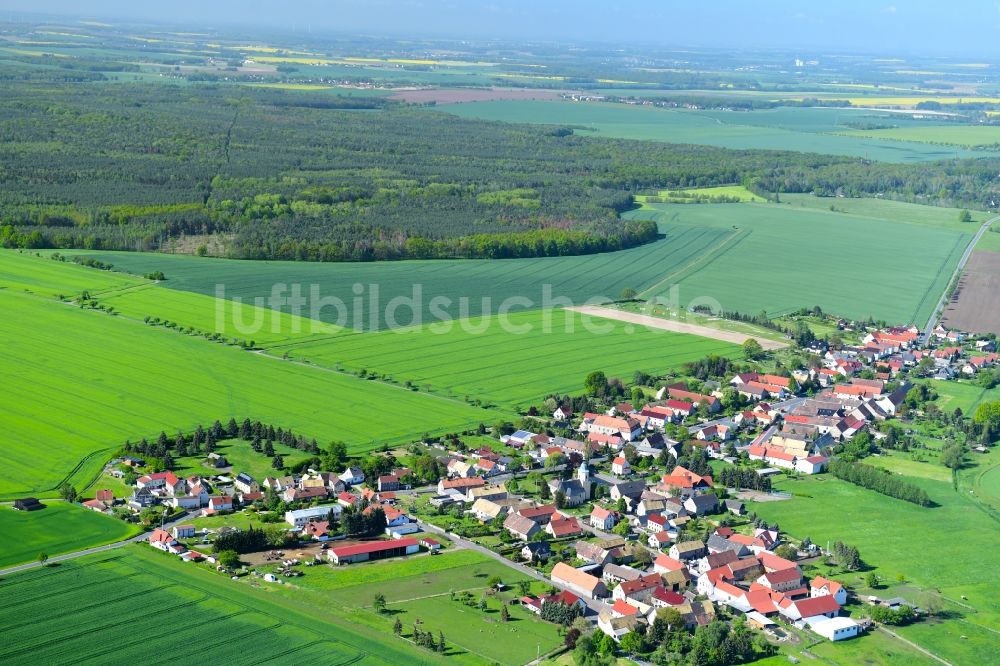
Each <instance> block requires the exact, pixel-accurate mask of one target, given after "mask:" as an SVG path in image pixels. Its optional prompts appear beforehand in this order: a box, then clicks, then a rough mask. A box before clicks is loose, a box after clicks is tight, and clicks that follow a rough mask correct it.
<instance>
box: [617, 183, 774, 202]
mask: <svg viewBox="0 0 1000 666" xmlns="http://www.w3.org/2000/svg"><path fill="white" fill-rule="evenodd" d="M698 197H731V198H734V199H739V200H740V202H742V203H746V202H761V203H762V202H764V201H766V199H764V198H763V197H760V196H757V195H756V194H754V193H753V192H751V191H750V190H748V189H747V188H745V187H743V186H742V185H722V186H720V187H695V188H691V189H686V190H661V191H660V192H659V195H658V198H660V199H663V201H661V202H659V203H672V202H675V201H676V202H678V203H684V202H685V200H689V199H690V200H696V199H697V198H698ZM648 199H649V197H648V196H644V195H637V196H636V201H638V202H639V203H641V204H643V206H644V207H645V204H646V203H647V201H648Z"/></svg>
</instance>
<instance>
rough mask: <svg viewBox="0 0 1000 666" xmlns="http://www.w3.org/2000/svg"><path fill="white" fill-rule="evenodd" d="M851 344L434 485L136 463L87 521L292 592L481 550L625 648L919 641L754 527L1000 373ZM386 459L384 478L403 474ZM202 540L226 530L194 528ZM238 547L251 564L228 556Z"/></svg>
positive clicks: (892, 605)
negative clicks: (123, 518) (383, 567)
mask: <svg viewBox="0 0 1000 666" xmlns="http://www.w3.org/2000/svg"><path fill="white" fill-rule="evenodd" d="M856 337H857V340H858V342H857V344H854V345H851V344H841V345H839V346H838V348H836V349H831V348H830V347H829V345H828V344H827V343H825V342H821V341H812V342H811V343H810V344H809V346H808V351H809V352H810V353H811V354H814V355H815V356H814V357H815V358H817V359H819V360H820V363H818V364H816V365H815V366H814V367H809V368H796V369H794V370H791V371H788V370H787V369H783V372H781V373H780V374H779V373H778V372H770V373H765V372H752V371H740V372H735V373H732V374H731V375H729V376H727V377H724V378H723V379H725V380H726V381H724V382H723V381H708V380H706V381H703V382H700V384H699V385H698V387H697V390H694V389H693V388H692V385H691V383H689V382H683V381H675V382H670V383H667V384H665V385H664V386H662V387H661V388H659V389H657V390H656V392H655V396H650V398H651V399H649V400H648V401H646V402H644V403H639V404H633V403H632V402H618V403H616V404H612V405H607V408H606V409H604V410H603V411H600V412H596V411H583V412H582V413H579V414H576V413H574V410H573V409H572V407H571V406H570V405H569V404H559V405H557V406H556V408H555V409H554V410H552V412H551V414H542V415H540V416H539V417H537V418H535V419H534V421H533V422H534V423H537V424H538V425H539V426H540V427H536V428H533V429H530V430H529V429H527V428H526V427H522V428H521V429H512V430H513V431H512V432H507V433H506V434H504V433H501V432H494V433H492V434H479V435H477V436H476V437H475V438H470V440H472V439H474V441H475V442H476V443H475V445H471V446H467V445H465V444H464V443H463V442H462V441H461V440H460V439H459V438H458V437H455V438H452V439H450V440H449V439H442V440H437V441H432V442H426V443H424V444H423V445H421V449H420V450H421V452H422V455H423V456H425V458H426V456H430V458H433V460H434V461H436V462H435V463H433V464H434V465H435V467H434V469H437V470H439V476H438V477H437V478H436V479H434V478H427V476H426V475H423V476H421V475H417V474H415V473H414V471H413V470H412V469H410V468H409V467H406V466H402V465H396V466H393V467H392V468H391V469H388V468H386V465H385V464H380V465H378V466H377V468H378V469H381V471H383V472H385V473H378V474H377V475H376V476H374V478H373V477H372V476H371V475H368V476H366V474H365V472H364V471H363V470H362V468H361V466H360V465H359V464H348V465H347V466H345V467H344V468H343V469H340V470H338V471H335V472H334V471H320V470H318V469H315V468H311V467H310V468H308V469H306V470H302V471H301V473H292V474H283V475H280V476H277V475H276V476H265V477H264V478H259V479H257V478H254V477H253V476H251V475H250V474H249V473H247V472H245V471H237V470H235V469H234V470H232V472H221V473H211V472H214V471H215V470H209V473H206V474H194V475H188V476H179V475H178V474H175V473H174V472H173V471H171V470H158V471H152V470H150V471H148V472H145V471H144V470H146V469H147V467H146V461H145V460H143V459H141V458H139V457H136V456H134V455H125V456H121V457H119V458H117V459H116V460H114V461H112V463H113V466H116V468H117V469H126V470H127V469H131V470H136V471H135V473H134V474H135V475H136V478H135V481H134V488H133V491H132V493H131V495H130V496H128V497H124V498H115V496H114V493H113V492H112V491H111V490H110V489H105V490H98V491H97V493H96V496H95V497H94V499H88V500H86V501H84V502H83V505H84V506H86V507H88V508H91V509H93V510H95V511H100V512H109V513H110V512H111V511H112V509H114V510H115V511H116V512H117V513H118V515H121V514H122V513H123V512H131V513H132V514H135V515H138V514H140V513H141V512H143V511H146V510H149V509H150V508H151V507H154V508H158V509H159V511H160V514H159V516H160V523H161V524H160V526H159V527H156V528H155V529H154V530H153V531H152V533H151V534H150V535H149V536H148V542H149V544H150V545H151V546H152V547H154V548H157V549H159V550H162V551H164V552H166V553H170V554H173V555H176V556H178V557H179V558H181V559H182V560H184V561H192V562H205V563H207V564H208V565H209V566H213V567H214V568H215V569H216V570H218V571H219V572H222V573H225V574H227V575H230V576H232V577H233V578H234V579H235V580H238V579H240V578H241V577H243V576H246V575H250V576H251V577H253V578H259V579H260V580H261V581H263V582H267V583H273V584H282V583H283V582H287V581H288V579H293V578H297V577H300V576H303V575H304V574H303V567H315V566H331V567H341V566H348V565H356V564H357V563H361V562H366V561H369V560H382V559H387V558H402V557H410V556H421V555H422V554H429V555H432V556H433V555H435V554H438V553H440V552H442V551H444V550H451V549H462V548H469V549H475V550H477V551H480V552H483V553H487V554H489V555H490V556H491V557H493V558H495V559H497V560H498V561H502V562H504V563H505V564H506V565H507V566H508V567H510V568H511V569H512V570H513V571H516V572H518V573H525V572H527V573H529V574H530V575H531V576H533V577H535V578H538V579H540V580H545V581H547V582H548V583H549V584H550V588H549V589H550V592H549V593H548V594H541V595H537V594H536V595H524V596H522V597H520V598H518V599H517V603H520V604H521V605H522V606H523V607H524V608H525V609H527V610H529V611H530V612H532V613H534V614H536V615H538V616H540V617H541V618H542V619H545V620H549V621H555V622H560V623H564V624H565V622H566V620H567V618H569V619H572V618H574V617H582V618H584V619H585V620H587V621H588V622H589V623H591V624H592V625H593V626H594V627H595V628H596V630H597V631H599V632H601V633H603V634H605V635H607V636H608V637H610V638H611V639H612V640H614V641H615V642H616V643H620V642H621V641H623V640H625V637H626V636H628V635H629V634H637V635H645V634H646V633H648V632H649V631H650V630H651V628H652V627H653V625H654V623H656V622H657V618H661V619H662V618H663V617H664V612H665V611H667V610H670V611H671V612H670V613H669V614H668V615H667V616H666V617H669V618H670V619H671V621H672V622H673V623H679V624H682V625H683V626H684V627H687V628H688V629H694V628H696V627H698V626H703V625H706V624H708V623H710V622H712V621H713V620H716V619H719V618H729V619H730V620H731V619H734V618H737V617H740V618H743V621H744V622H745V623H746V624H747V626H749V627H751V628H753V629H756V630H758V631H759V632H761V634H762V635H763V636H765V637H766V640H768V641H771V642H772V643H780V641H782V640H787V639H788V636H789V632H790V629H791V628H795V629H797V630H800V631H802V630H808V631H809V632H812V634H814V635H816V636H818V637H821V638H822V639H825V640H830V641H839V640H844V639H850V638H854V637H856V636H858V635H860V634H861V633H863V632H864V631H866V630H868V629H870V628H871V627H872V626H873V622H874V621H873V619H872V618H873V616H876V617H878V618H879V620H880V621H882V622H889V623H896V622H908V621H913V620H914V619H917V618H919V616H920V613H921V610H920V609H919V608H917V607H916V605H915V604H914V603H911V602H910V601H907V600H906V599H902V598H898V597H897V598H892V599H880V598H878V597H873V596H864V597H858V596H857V595H856V594H854V593H853V592H852V591H851V590H850V589H848V587H847V586H845V585H844V584H843V583H841V582H837V581H836V580H832V579H830V578H827V577H825V576H823V575H821V574H819V573H816V572H815V571H814V573H813V574H811V575H806V573H805V569H806V568H808V566H809V565H810V564H811V563H817V562H829V561H831V558H832V561H840V560H841V554H840V553H839V552H837V553H835V552H833V551H831V550H830V549H829V547H828V548H827V549H824V548H821V547H819V546H818V545H817V544H813V543H811V542H809V541H808V539H805V540H802V539H793V538H791V537H790V536H789V535H786V534H784V533H782V531H781V530H780V528H779V527H778V526H777V525H768V524H767V523H765V522H763V521H761V520H759V519H758V518H756V517H755V516H754V514H753V511H752V505H753V503H754V502H758V501H780V500H781V499H782V498H781V497H780V493H779V494H778V495H775V494H774V491H772V489H771V482H770V480H771V479H772V478H774V477H775V476H777V475H802V476H807V475H815V474H821V473H824V472H825V471H826V470H827V467H828V465H829V463H830V461H831V459H832V458H834V457H836V456H837V455H838V454H841V455H844V454H845V451H846V450H847V449H846V448H845V447H847V446H849V445H850V443H851V442H852V440H853V439H855V438H857V437H859V436H860V435H862V434H864V436H865V438H870V439H871V440H872V441H873V442H876V443H877V442H878V441H880V440H882V439H884V438H886V437H887V435H886V434H885V432H884V431H883V428H881V427H880V424H882V423H884V422H886V421H889V420H893V419H896V418H898V417H899V416H900V415H901V414H903V413H905V412H907V411H908V410H911V409H912V407H913V406H914V399H913V396H912V395H911V389H912V388H913V386H914V384H913V379H916V378H917V377H918V376H920V377H930V378H932V381H936V382H948V381H954V380H955V378H966V379H967V378H970V377H975V376H976V375H977V374H979V373H983V372H989V371H990V370H991V368H992V367H993V366H994V365H996V364H997V362H998V360H1000V357H998V355H997V353H996V345H995V342H994V341H993V340H992V339H974V338H973V337H972V336H964V335H962V334H960V333H956V332H952V331H946V330H944V329H940V328H939V329H938V330H935V331H934V333H933V337H934V344H933V345H922V344H920V332H919V331H918V330H917V329H916V328H906V329H899V328H894V329H879V330H870V331H861V332H859V333H858V334H857V336H856ZM918 373H919V374H918ZM734 394H735V395H737V396H739V398H738V406H736V407H735V408H734V406H733V395H734ZM634 395H635V394H634ZM590 404H594V403H593V402H591V403H590ZM530 423H532V421H529V420H527V419H525V420H524V421H522V426H528V425H530ZM246 427H247V425H244V426H243V428H246ZM265 430H266V428H265ZM494 430H496V428H495V429H494ZM456 444H458V446H456ZM385 455H386V458H385V459H384V460H382V461H381V462H383V463H388V462H390V461H392V462H394V461H395V460H396V459H395V458H394V457H392V456H389V455H388V454H385ZM376 457H378V456H376ZM225 464H227V461H225V460H224V459H223V457H222V456H220V455H218V454H209V456H208V457H207V458H206V459H205V465H206V466H208V467H212V468H216V469H217V468H224V465H225ZM224 469H225V468H224ZM29 499H30V498H29ZM21 508H25V509H30V508H31V507H30V506H29V504H22V507H21ZM239 515H244V516H249V517H250V520H251V521H253V520H259V521H260V524H262V525H263V526H264V527H265V528H266V529H265V530H258V531H257V532H255V531H254V528H253V527H252V525H253V523H252V522H251V523H250V524H251V527H250V529H249V535H250V537H251V538H245V537H247V534H248V533H247V532H246V531H245V527H244V523H236V524H234V525H230V524H227V521H228V519H229V517H236V516H239ZM205 520H209V521H211V520H217V521H218V522H217V523H213V527H200V528H199V527H198V526H196V525H195V523H196V522H199V521H201V522H202V523H204V521H205ZM255 534H256V535H257V537H259V538H253V537H254V535H255ZM799 536H801V535H799ZM845 537H849V535H845ZM241 540H242V541H241ZM245 542H252V543H249V545H248V543H245ZM229 544H243V546H242V547H238V546H237V550H238V552H235V553H234V552H233V551H232V550H230V548H229V546H228V545H229ZM839 548H842V549H844V550H847V551H849V550H850V547H849V546H845V545H842V544H838V549H839ZM854 557H855V558H856V557H857V554H856V551H855V554H854ZM305 575H307V576H308V573H306V574H305ZM867 607H879V608H881V609H882V611H881V612H880V613H878V614H873V613H872V612H870V611H865V610H864V609H865V608H867Z"/></svg>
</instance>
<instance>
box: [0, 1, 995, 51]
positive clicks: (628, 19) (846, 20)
mask: <svg viewBox="0 0 1000 666" xmlns="http://www.w3.org/2000/svg"><path fill="white" fill-rule="evenodd" d="M0 5H2V7H0V16H2V12H3V11H4V10H11V11H15V12H17V11H23V12H43V13H52V14H65V15H73V16H80V15H81V12H86V14H87V15H88V16H90V17H94V18H104V19H108V18H115V19H141V20H144V21H145V20H151V21H157V22H163V21H166V22H170V23H173V24H193V25H198V26H202V27H220V28H221V27H224V26H225V25H226V24H233V23H238V24H244V25H256V26H260V27H266V28H283V29H288V30H296V31H310V32H312V33H313V34H322V33H323V32H331V33H334V32H354V33H365V34H371V35H388V36H399V37H412V38H468V39H481V38H489V37H494V38H504V39H530V40H540V39H541V40H546V41H553V42H566V41H572V42H611V43H623V42H628V41H639V42H642V43H647V44H656V45H662V46H706V47H721V48H735V49H740V48H759V47H774V48H782V49H784V48H802V49H804V50H807V49H816V50H819V49H823V50H825V51H830V50H831V49H836V50H842V51H845V52H864V53H890V52H898V53H901V54H903V53H909V54H913V53H920V52H925V53H932V54H935V55H955V56H967V57H969V56H971V57H975V56H981V57H983V58H985V57H1000V40H998V39H997V35H998V31H1000V2H998V1H997V0H990V1H985V0H960V1H959V2H941V1H940V0H889V1H886V0H796V1H793V0H629V1H626V0H285V1H284V2H275V1H274V0H269V1H267V2H262V1H260V0H238V1H237V0H170V1H169V2H162V1H158V2H149V1H148V0H100V1H99V2H93V3H81V2H80V1H79V0H3V1H2V3H0ZM84 6H85V7H86V8H85V9H84V8H83V7H84ZM4 18H6V17H4Z"/></svg>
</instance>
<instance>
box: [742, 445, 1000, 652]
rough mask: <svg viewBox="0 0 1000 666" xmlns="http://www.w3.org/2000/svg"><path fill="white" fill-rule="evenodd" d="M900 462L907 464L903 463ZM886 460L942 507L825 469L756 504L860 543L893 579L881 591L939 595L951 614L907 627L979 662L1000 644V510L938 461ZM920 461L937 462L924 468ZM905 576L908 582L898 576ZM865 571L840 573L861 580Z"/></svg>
mask: <svg viewBox="0 0 1000 666" xmlns="http://www.w3.org/2000/svg"><path fill="white" fill-rule="evenodd" d="M891 460H895V461H898V463H899V464H898V465H896V466H895V468H894V465H893V463H892V462H891ZM880 462H883V463H885V466H888V467H889V468H890V469H893V471H896V472H903V473H907V474H908V475H909V477H908V478H909V479H910V480H911V481H912V482H913V483H916V484H917V485H919V486H921V487H923V488H924V489H926V490H927V492H928V494H929V495H930V497H931V499H932V500H933V501H934V502H936V503H937V504H938V505H939V506H936V507H933V508H922V507H918V506H916V505H913V504H909V503H907V502H903V501H901V500H896V499H891V498H888V497H885V496H883V495H879V494H878V493H875V492H873V491H869V490H865V489H862V488H859V487H857V486H854V485H851V484H848V483H846V482H843V481H840V480H837V479H834V478H832V477H829V476H825V475H824V476H820V477H808V478H805V479H803V480H798V481H796V480H789V479H783V480H780V481H779V482H778V483H776V484H775V487H776V488H777V489H779V490H783V491H787V492H791V493H793V494H794V495H795V497H794V498H793V499H792V500H789V501H778V502H765V503H756V504H754V507H753V510H754V511H755V512H757V513H758V514H759V515H760V516H761V517H763V518H764V519H765V520H767V521H769V522H777V523H778V524H779V525H780V526H781V529H782V530H783V531H787V532H788V533H790V534H792V535H794V536H796V537H799V538H802V537H805V536H809V537H810V538H812V540H813V541H814V542H816V543H818V544H821V545H823V546H824V547H826V545H827V543H828V542H829V543H832V542H833V541H836V540H842V541H845V542H847V543H850V544H853V545H856V546H857V547H858V549H859V550H860V552H861V557H862V559H863V560H864V561H865V562H866V563H867V564H868V565H870V566H871V567H874V570H875V571H876V573H878V575H879V576H881V577H882V579H883V580H884V581H886V582H888V583H890V587H889V589H888V590H879V591H877V593H878V594H880V595H883V596H895V595H897V594H899V595H902V596H906V597H910V598H911V600H913V601H915V602H917V603H919V604H926V603H927V602H928V600H929V599H931V600H933V602H934V603H936V604H938V605H939V607H940V608H941V610H942V611H946V612H947V613H948V615H949V617H948V619H947V620H942V619H932V620H930V621H928V622H922V623H917V624H914V625H912V626H909V627H902V628H900V629H899V633H900V634H901V635H903V636H904V637H905V638H908V639H909V640H912V641H914V642H916V643H918V644H919V645H921V646H922V647H924V648H926V649H929V650H931V651H932V652H934V653H935V654H937V655H939V656H941V657H943V658H944V659H946V660H948V661H950V662H951V663H954V664H964V663H977V661H978V657H977V655H981V654H982V653H983V652H982V651H983V650H988V649H990V648H989V646H991V645H993V644H995V640H996V637H995V631H996V627H997V626H998V624H1000V602H998V601H997V599H996V596H995V594H994V593H993V591H995V590H996V587H997V585H998V584H1000V573H998V569H997V565H998V564H1000V556H998V555H997V552H996V543H995V542H996V530H997V521H998V517H997V516H1000V514H998V513H995V512H994V513H991V512H990V511H988V510H986V509H984V506H983V504H981V503H980V502H979V501H977V499H976V498H975V494H970V493H969V489H968V488H967V487H966V486H965V485H964V484H960V486H959V490H958V491H956V490H955V489H954V488H953V486H952V483H951V480H950V478H945V479H941V477H940V471H939V470H938V469H937V468H938V467H939V464H938V463H937V462H928V463H914V462H912V461H910V460H908V459H906V458H902V457H901V458H895V457H892V458H891V459H890V461H886V460H885V459H883V460H882V461H880ZM918 465H928V466H930V468H929V469H927V470H926V471H920V470H919V468H918V467H916V466H918ZM971 473H972V471H971V470H970V475H971ZM984 521H985V522H984ZM900 574H901V575H903V576H904V577H905V580H906V584H905V585H899V584H898V583H896V582H895V581H896V577H897V575H900ZM862 577H863V574H843V575H841V576H838V578H840V579H841V580H843V581H845V582H848V583H850V584H852V585H856V586H857V585H861V578H862ZM963 595H964V597H963ZM963 599H967V600H964V601H963ZM959 635H962V636H965V638H963V639H959V638H958V637H959Z"/></svg>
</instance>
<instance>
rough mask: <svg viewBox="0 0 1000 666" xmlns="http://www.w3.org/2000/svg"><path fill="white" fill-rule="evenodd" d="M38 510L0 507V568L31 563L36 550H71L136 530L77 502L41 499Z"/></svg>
mask: <svg viewBox="0 0 1000 666" xmlns="http://www.w3.org/2000/svg"><path fill="white" fill-rule="evenodd" d="M44 504H45V508H44V509H40V510H38V511H15V510H14V509H12V508H10V507H9V506H0V534H2V535H3V539H4V547H3V549H2V550H0V568H2V567H7V566H10V565H12V564H22V563H24V562H33V561H34V560H35V559H36V558H37V557H38V555H39V553H45V554H46V555H48V556H49V557H52V556H53V555H61V554H62V553H67V552H70V551H73V550H80V549H83V548H90V547H92V546H100V545H102V544H105V543H111V542H112V541H121V540H122V539H127V538H129V537H131V536H134V535H136V534H138V533H139V530H138V528H137V527H136V526H135V525H130V524H129V523H124V522H122V521H120V520H117V519H115V518H111V517H110V516H104V515H101V514H99V513H97V512H96V511H91V510H90V509H85V508H84V507H81V506H80V505H78V504H68V503H66V502H56V501H50V502H44Z"/></svg>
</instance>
